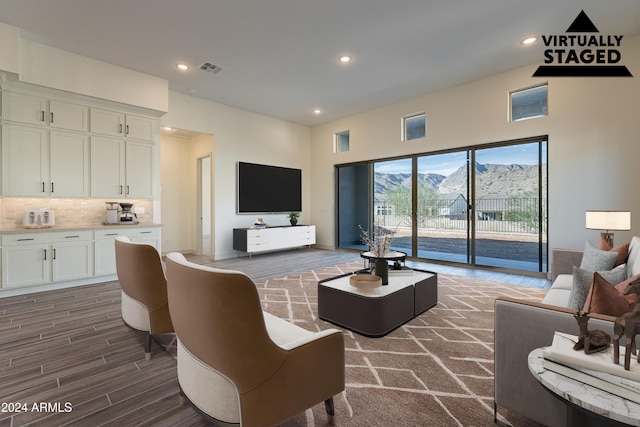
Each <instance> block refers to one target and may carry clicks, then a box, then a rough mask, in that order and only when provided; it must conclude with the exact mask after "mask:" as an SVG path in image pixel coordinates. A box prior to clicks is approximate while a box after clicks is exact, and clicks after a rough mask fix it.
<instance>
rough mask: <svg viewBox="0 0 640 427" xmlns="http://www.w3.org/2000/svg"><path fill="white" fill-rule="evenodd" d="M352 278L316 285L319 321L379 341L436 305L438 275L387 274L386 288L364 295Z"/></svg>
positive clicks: (413, 272) (340, 277) (404, 272)
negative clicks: (378, 338) (376, 338)
mask: <svg viewBox="0 0 640 427" xmlns="http://www.w3.org/2000/svg"><path fill="white" fill-rule="evenodd" d="M350 276H351V274H347V275H343V276H339V277H334V278H330V279H325V280H321V281H319V282H318V315H319V316H320V318H321V319H322V320H326V321H328V322H331V323H334V324H336V325H338V326H342V327H344V328H347V329H350V330H352V331H354V332H357V333H359V334H361V335H365V336H369V337H382V336H384V335H386V334H388V333H389V332H391V331H393V330H394V329H396V328H397V327H398V326H401V325H403V324H404V323H406V322H408V321H409V320H411V319H413V318H414V317H416V316H417V315H419V314H421V313H423V312H424V311H426V310H428V309H430V308H431V307H433V306H434V305H436V304H437V303H438V275H437V274H436V273H432V272H429V271H420V270H402V271H400V272H394V271H393V270H390V271H389V284H388V285H386V286H380V287H378V288H375V289H374V291H373V292H363V291H361V290H359V289H357V288H355V287H353V286H351V285H350V284H349V277H350Z"/></svg>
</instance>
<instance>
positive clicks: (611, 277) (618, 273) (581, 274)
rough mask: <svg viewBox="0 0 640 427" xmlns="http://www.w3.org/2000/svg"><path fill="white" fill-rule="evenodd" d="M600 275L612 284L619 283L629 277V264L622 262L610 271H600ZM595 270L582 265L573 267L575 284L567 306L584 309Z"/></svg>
mask: <svg viewBox="0 0 640 427" xmlns="http://www.w3.org/2000/svg"><path fill="white" fill-rule="evenodd" d="M598 273H600V275H601V276H602V277H603V278H604V279H605V280H606V281H607V282H609V283H610V284H612V285H617V284H618V283H620V282H622V281H624V280H625V279H626V278H627V266H626V264H622V265H619V266H617V267H616V268H614V269H613V270H609V271H598ZM593 274H594V272H593V271H589V270H585V269H584V268H580V267H575V266H574V267H573V285H572V286H571V293H570V294H569V303H568V305H567V307H569V308H572V309H574V310H582V309H583V307H584V303H585V301H586V300H587V295H589V289H591V284H592V283H593Z"/></svg>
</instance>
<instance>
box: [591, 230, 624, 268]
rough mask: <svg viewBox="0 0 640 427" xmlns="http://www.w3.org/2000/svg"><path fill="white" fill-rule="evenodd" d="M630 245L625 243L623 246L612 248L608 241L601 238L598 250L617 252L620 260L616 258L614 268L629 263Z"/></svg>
mask: <svg viewBox="0 0 640 427" xmlns="http://www.w3.org/2000/svg"><path fill="white" fill-rule="evenodd" d="M630 244H631V242H629V243H624V244H622V245H618V246H616V247H614V248H612V247H611V246H609V243H607V241H606V240H604V238H603V237H602V236H600V241H599V242H598V249H600V250H602V251H609V252H617V253H618V258H616V262H615V263H614V267H617V266H619V265H620V264H624V263H625V262H627V256H628V255H629V245H630Z"/></svg>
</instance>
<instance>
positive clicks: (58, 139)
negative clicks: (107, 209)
mask: <svg viewBox="0 0 640 427" xmlns="http://www.w3.org/2000/svg"><path fill="white" fill-rule="evenodd" d="M0 95H1V101H2V102H1V104H2V108H1V110H2V116H1V117H0V135H1V136H2V139H1V140H0V145H1V147H0V155H1V159H0V166H1V168H2V170H1V171H0V178H1V182H0V189H1V191H2V193H1V194H0V196H11V197H100V198H104V197H108V198H112V197H128V198H139V199H152V198H153V197H154V187H155V183H154V180H155V179H156V174H155V171H156V167H157V166H156V164H155V163H156V162H157V161H158V158H157V156H156V152H155V145H156V144H157V143H158V141H156V139H157V138H156V136H157V135H158V118H157V116H154V115H153V114H151V115H146V113H145V112H144V111H142V110H140V109H136V108H134V107H129V106H125V105H120V104H112V103H106V102H104V101H101V100H97V99H89V98H86V97H82V96H80V95H74V94H68V95H67V94H64V93H61V92H60V93H59V92H58V91H55V90H53V89H42V88H36V87H31V86H29V85H24V84H20V83H16V82H9V83H7V82H5V83H2V82H1V81H0ZM102 107H106V108H102ZM120 107H122V109H120Z"/></svg>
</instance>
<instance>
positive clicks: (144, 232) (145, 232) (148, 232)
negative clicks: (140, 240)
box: [140, 231, 151, 234]
mask: <svg viewBox="0 0 640 427" xmlns="http://www.w3.org/2000/svg"><path fill="white" fill-rule="evenodd" d="M140 234H151V232H150V231H141V232H140Z"/></svg>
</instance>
